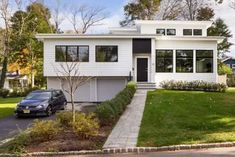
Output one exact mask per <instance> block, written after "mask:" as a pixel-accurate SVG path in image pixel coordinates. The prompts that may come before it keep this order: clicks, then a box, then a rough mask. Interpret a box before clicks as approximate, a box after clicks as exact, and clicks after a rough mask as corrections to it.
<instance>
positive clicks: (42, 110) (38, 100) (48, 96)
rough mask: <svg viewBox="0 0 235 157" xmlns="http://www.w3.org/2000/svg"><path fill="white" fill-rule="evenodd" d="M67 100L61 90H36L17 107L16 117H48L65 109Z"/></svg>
mask: <svg viewBox="0 0 235 157" xmlns="http://www.w3.org/2000/svg"><path fill="white" fill-rule="evenodd" d="M66 105H67V100H66V98H65V95H64V93H63V92H62V91H61V90H53V89H52V90H36V91H33V92H31V93H29V94H28V95H27V96H26V97H25V98H24V99H23V100H22V101H21V102H20V103H18V104H17V106H16V110H15V113H16V116H17V117H21V116H28V115H34V116H39V115H46V116H50V115H51V114H52V113H54V112H56V111H57V110H63V109H65V107H66Z"/></svg>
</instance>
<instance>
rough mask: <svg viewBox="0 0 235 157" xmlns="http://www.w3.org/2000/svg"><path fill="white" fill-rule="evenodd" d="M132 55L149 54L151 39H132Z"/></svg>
mask: <svg viewBox="0 0 235 157" xmlns="http://www.w3.org/2000/svg"><path fill="white" fill-rule="evenodd" d="M132 50H133V53H141V54H150V53H151V50H152V46H151V39H138V38H137V39H132Z"/></svg>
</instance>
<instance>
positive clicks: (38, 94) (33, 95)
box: [25, 92, 51, 100]
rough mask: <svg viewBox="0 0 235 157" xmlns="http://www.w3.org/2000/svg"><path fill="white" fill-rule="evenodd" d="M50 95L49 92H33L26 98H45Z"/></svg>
mask: <svg viewBox="0 0 235 157" xmlns="http://www.w3.org/2000/svg"><path fill="white" fill-rule="evenodd" d="M50 97H51V92H33V93H30V94H29V95H27V97H26V98H25V99H27V100H45V99H49V98H50Z"/></svg>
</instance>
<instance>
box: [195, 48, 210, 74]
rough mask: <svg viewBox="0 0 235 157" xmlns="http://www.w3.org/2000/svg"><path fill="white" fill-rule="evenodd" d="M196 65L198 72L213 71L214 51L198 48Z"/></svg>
mask: <svg viewBox="0 0 235 157" xmlns="http://www.w3.org/2000/svg"><path fill="white" fill-rule="evenodd" d="M196 67H197V68H196V70H197V73H212V72H213V51H212V50H196Z"/></svg>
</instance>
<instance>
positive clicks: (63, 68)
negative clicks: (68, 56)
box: [53, 62, 92, 122]
mask: <svg viewBox="0 0 235 157" xmlns="http://www.w3.org/2000/svg"><path fill="white" fill-rule="evenodd" d="M79 65H80V63H79V62H69V63H68V62H65V63H60V64H59V66H58V67H55V66H53V67H54V70H55V72H56V74H57V78H58V80H59V81H60V83H61V88H62V90H63V91H64V92H66V93H67V94H68V95H69V97H70V101H71V104H72V113H73V122H75V103H74V96H75V93H76V92H77V91H78V90H79V87H80V86H82V85H84V84H85V83H87V82H88V81H89V80H90V79H91V78H92V77H89V76H83V75H82V74H81V73H80V68H79Z"/></svg>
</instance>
